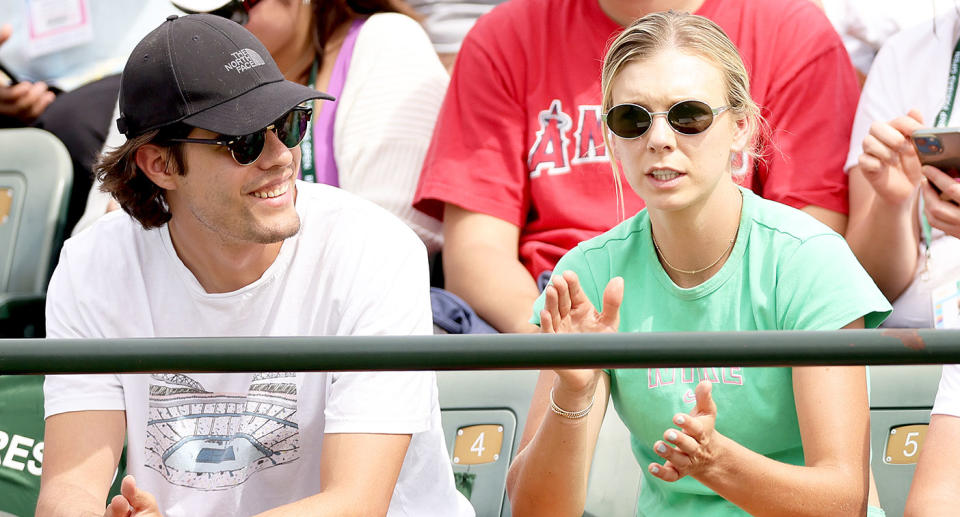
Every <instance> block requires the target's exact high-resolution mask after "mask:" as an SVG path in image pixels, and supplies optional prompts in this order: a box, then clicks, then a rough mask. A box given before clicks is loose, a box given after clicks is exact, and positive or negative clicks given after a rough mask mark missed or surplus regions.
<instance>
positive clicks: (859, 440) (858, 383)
mask: <svg viewBox="0 0 960 517" xmlns="http://www.w3.org/2000/svg"><path fill="white" fill-rule="evenodd" d="M845 328H863V319H862V318H860V319H858V320H857V321H855V322H853V323H851V324H850V325H847V326H846V327H845ZM866 386H867V384H866V376H865V373H864V368H863V367H805V368H794V369H793V391H794V397H795V398H796V409H797V420H798V422H799V426H800V436H801V439H802V440H803V457H804V465H789V464H786V463H781V462H779V461H776V460H773V459H771V458H768V457H766V456H762V455H760V454H758V453H756V452H754V451H752V450H750V449H747V448H746V447H744V446H742V445H740V444H738V443H736V442H734V441H733V440H730V439H729V438H727V437H725V436H723V435H720V433H717V432H714V433H713V436H712V438H711V440H710V441H711V442H712V443H713V444H714V445H713V448H712V449H713V454H711V455H709V458H708V459H711V460H712V465H709V464H708V465H706V466H705V467H703V468H701V469H700V472H697V473H693V474H692V475H693V477H694V478H696V479H697V480H698V481H700V482H701V483H703V484H704V485H706V486H708V487H710V488H712V489H713V490H714V491H716V492H717V494H719V495H720V496H722V497H723V498H725V499H727V500H728V501H730V502H732V503H734V504H736V505H737V506H739V507H740V508H742V509H743V510H745V511H746V512H748V513H749V514H750V515H756V516H763V515H771V516H773V515H776V516H786V515H790V516H801V515H809V516H819V515H837V516H840V515H850V516H854V515H861V516H862V515H864V514H865V512H866V511H867V479H868V477H867V476H868V468H867V464H868V454H869V452H868V450H869V432H870V424H869V415H868V404H867V388H866ZM697 397H698V405H699V397H700V390H699V386H698V393H697ZM730 416H735V415H730ZM709 448H710V447H708V449H709ZM661 470H666V469H661ZM658 477H661V478H663V476H659V475H658Z"/></svg>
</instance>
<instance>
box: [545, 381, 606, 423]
mask: <svg viewBox="0 0 960 517" xmlns="http://www.w3.org/2000/svg"><path fill="white" fill-rule="evenodd" d="M596 398H597V396H596V395H594V396H593V397H592V398H591V399H590V403H589V404H587V407H585V408H583V409H581V410H580V411H567V410H566V409H563V408H561V407H560V406H558V405H557V403H556V402H555V401H554V400H553V388H550V410H551V411H553V412H554V413H556V414H558V415H560V416H562V417H563V418H569V419H571V420H579V419H581V418H583V417H585V416H587V414H588V413H590V410H591V409H593V402H594V400H596Z"/></svg>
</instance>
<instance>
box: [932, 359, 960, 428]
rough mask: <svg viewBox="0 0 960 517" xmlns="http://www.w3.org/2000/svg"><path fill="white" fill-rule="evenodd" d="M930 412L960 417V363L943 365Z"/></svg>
mask: <svg viewBox="0 0 960 517" xmlns="http://www.w3.org/2000/svg"><path fill="white" fill-rule="evenodd" d="M932 414H934V415H951V416H956V417H960V364H945V365H943V372H942V373H941V374H940V388H939V389H938V390H937V400H936V402H934V403H933V411H932Z"/></svg>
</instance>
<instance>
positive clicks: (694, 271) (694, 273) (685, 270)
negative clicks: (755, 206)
mask: <svg viewBox="0 0 960 517" xmlns="http://www.w3.org/2000/svg"><path fill="white" fill-rule="evenodd" d="M650 237H653V247H654V248H656V250H657V254H658V255H659V256H660V259H661V260H663V263H664V264H666V265H667V267H668V268H670V269H672V270H674V271H676V272H678V273H683V274H686V275H696V274H697V273H703V272H704V271H706V270H708V269H710V268H712V267H713V266H716V265H717V263H718V262H720V260H721V259H723V257H724V256H725V255H726V254H727V252H728V251H730V248H733V243H734V242H737V239H736V238H733V239H730V245H729V246H727V248H726V249H724V250H723V253H721V254H720V256H719V257H717V260H714V261H713V262H711V263H710V265H709V266H706V267H703V268H700V269H692V270H688V269H680V268H678V267H677V266H674V265H673V264H671V263H670V262H669V261H668V260H667V257H666V256H665V255H664V254H663V251H661V250H660V245H659V244H657V238H656V237H654V236H653V232H652V231H651V232H650Z"/></svg>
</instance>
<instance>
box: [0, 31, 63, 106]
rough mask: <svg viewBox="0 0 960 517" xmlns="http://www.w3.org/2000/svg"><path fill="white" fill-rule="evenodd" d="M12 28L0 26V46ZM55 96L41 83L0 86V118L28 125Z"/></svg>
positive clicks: (26, 82)
mask: <svg viewBox="0 0 960 517" xmlns="http://www.w3.org/2000/svg"><path fill="white" fill-rule="evenodd" d="M11 34H13V27H12V26H10V25H9V24H4V25H2V26H0V45H3V43H4V42H5V41H7V40H8V39H10V35H11ZM54 98H56V95H55V94H54V93H53V92H52V91H50V89H49V88H47V85H46V84H45V83H42V82H37V83H31V82H28V81H21V82H19V83H16V84H13V85H2V86H0V117H9V118H14V119H17V120H19V121H20V122H22V123H23V124H30V123H31V122H33V121H34V120H36V119H37V117H39V116H40V114H41V113H43V110H45V109H47V106H49V105H50V103H51V102H53V99H54Z"/></svg>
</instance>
